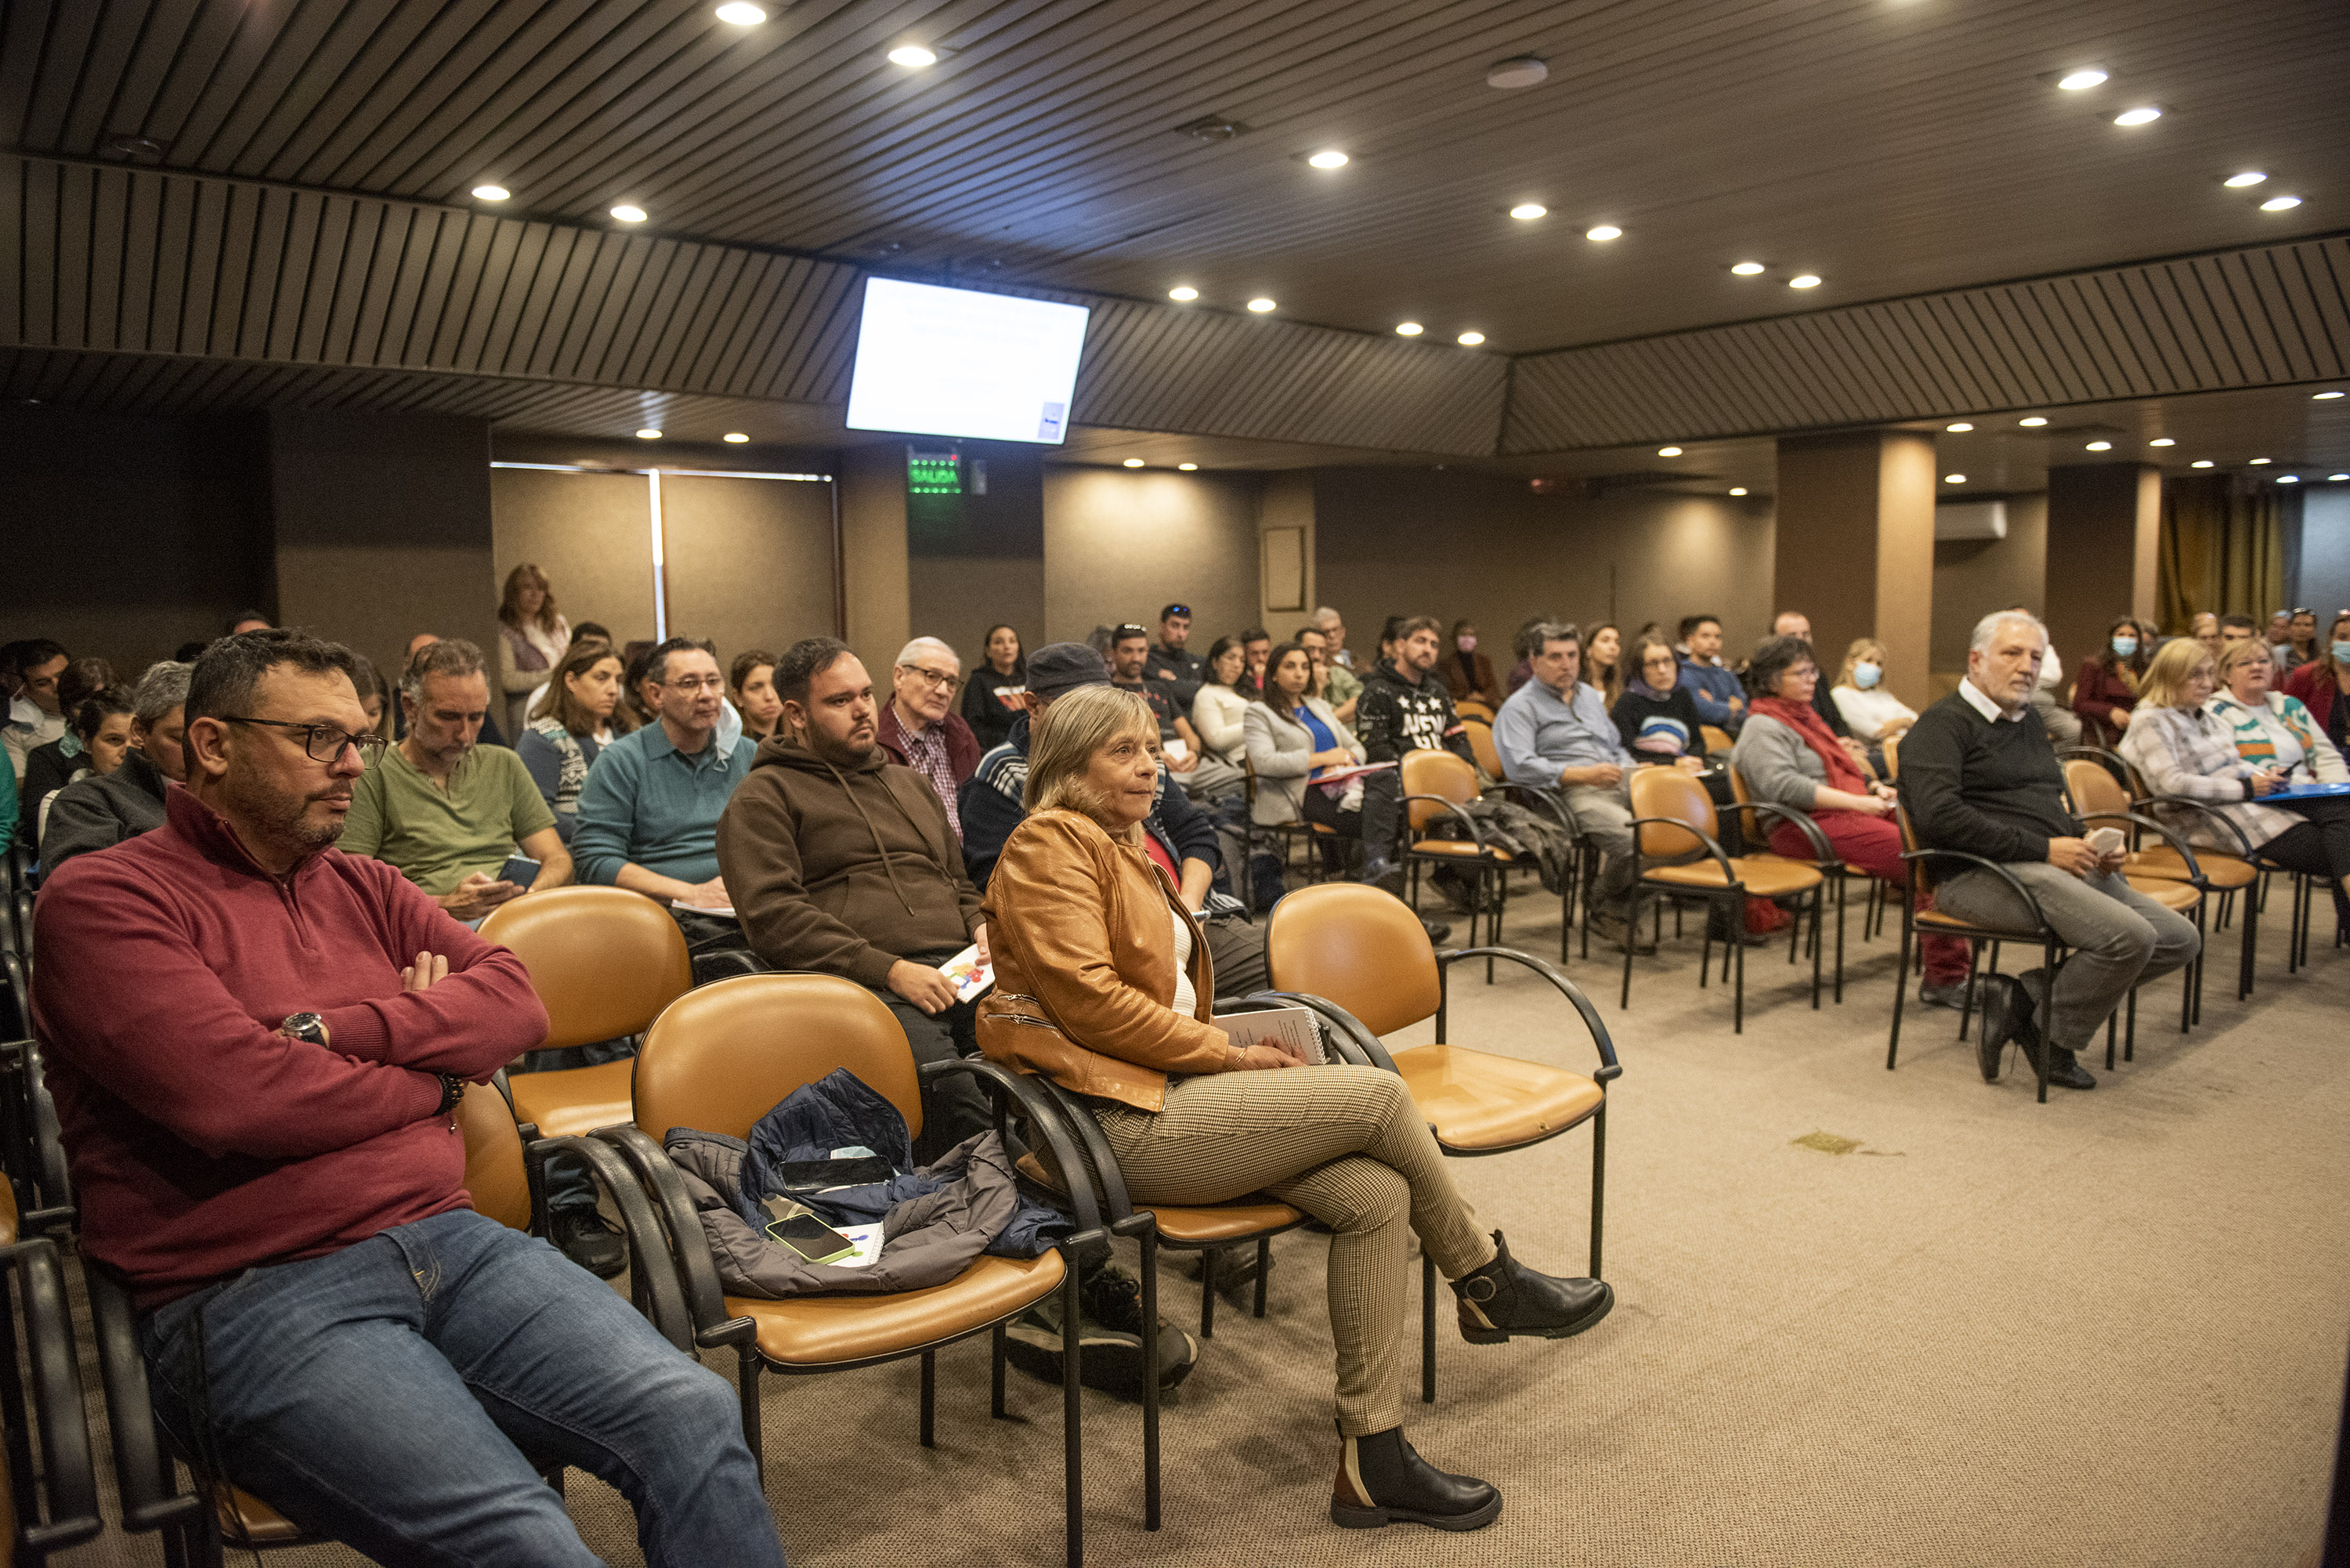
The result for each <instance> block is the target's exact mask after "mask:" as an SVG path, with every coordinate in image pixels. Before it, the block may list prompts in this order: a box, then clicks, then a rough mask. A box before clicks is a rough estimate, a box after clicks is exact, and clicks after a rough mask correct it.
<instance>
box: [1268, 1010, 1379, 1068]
mask: <svg viewBox="0 0 2350 1568" xmlns="http://www.w3.org/2000/svg"><path fill="white" fill-rule="evenodd" d="M1251 1000H1253V1001H1267V1000H1270V1001H1273V1002H1279V1003H1284V1004H1288V1005H1294V1006H1298V1007H1305V1008H1310V1009H1312V1010H1313V1011H1314V1012H1315V1013H1317V1014H1319V1015H1320V1016H1321V1018H1322V1020H1323V1022H1324V1023H1328V1024H1329V1025H1330V1026H1331V1029H1330V1043H1331V1044H1333V1045H1335V1046H1336V1047H1337V1050H1338V1054H1339V1055H1341V1056H1343V1057H1345V1058H1346V1060H1347V1064H1348V1065H1350V1066H1356V1067H1377V1068H1378V1069H1380V1070H1381V1071H1382V1072H1388V1073H1392V1072H1394V1071H1395V1070H1396V1064H1395V1058H1394V1057H1392V1056H1390V1055H1388V1048H1387V1047H1386V1046H1385V1045H1383V1044H1380V1043H1379V1037H1378V1035H1376V1034H1374V1033H1371V1032H1370V1029H1369V1028H1368V1027H1367V1025H1365V1023H1363V1021H1362V1020H1361V1019H1359V1018H1357V1017H1356V1016H1355V1015H1354V1014H1353V1013H1351V1012H1347V1010H1346V1009H1345V1008H1343V1007H1341V1006H1339V1005H1338V1004H1337V1003H1336V1002H1333V1001H1331V1000H1330V999H1329V998H1328V997H1326V996H1315V995H1314V994H1313V993H1312V992H1304V991H1260V992H1253V993H1252V995H1251Z"/></svg>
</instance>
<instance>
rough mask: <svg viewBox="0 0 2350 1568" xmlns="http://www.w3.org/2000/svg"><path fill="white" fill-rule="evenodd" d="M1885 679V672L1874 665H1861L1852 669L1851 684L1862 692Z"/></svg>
mask: <svg viewBox="0 0 2350 1568" xmlns="http://www.w3.org/2000/svg"><path fill="white" fill-rule="evenodd" d="M1883 679H1885V671H1884V670H1881V669H1879V668H1878V667H1877V666H1876V665H1874V664H1868V663H1861V664H1856V665H1854V666H1853V667H1852V683H1853V684H1854V685H1855V686H1857V687H1859V688H1860V689H1861V690H1862V691H1867V690H1868V689H1869V688H1870V687H1872V686H1874V685H1876V684H1877V682H1878V681H1879V680H1883Z"/></svg>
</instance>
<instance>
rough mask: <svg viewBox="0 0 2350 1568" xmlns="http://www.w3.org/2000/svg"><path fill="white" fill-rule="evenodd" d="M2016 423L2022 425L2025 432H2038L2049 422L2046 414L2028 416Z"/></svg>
mask: <svg viewBox="0 0 2350 1568" xmlns="http://www.w3.org/2000/svg"><path fill="white" fill-rule="evenodd" d="M2015 422H2016V423H2017V424H2020V425H2022V427H2023V428H2024V429H2025V430H2028V431H2036V430H2038V429H2039V428H2040V427H2041V426H2042V425H2044V424H2046V423H2047V422H2048V420H2047V416H2045V415H2044V414H2026V415H2025V416H2024V417H2023V418H2022V419H2020V420H2018V421H2015Z"/></svg>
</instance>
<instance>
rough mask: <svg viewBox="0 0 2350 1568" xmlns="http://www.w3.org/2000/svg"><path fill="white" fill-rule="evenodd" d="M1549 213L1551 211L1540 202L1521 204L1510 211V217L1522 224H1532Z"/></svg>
mask: <svg viewBox="0 0 2350 1568" xmlns="http://www.w3.org/2000/svg"><path fill="white" fill-rule="evenodd" d="M1549 211H1550V209H1549V208H1548V207H1545V206H1544V205H1543V204H1542V203H1541V202H1519V203H1518V204H1517V205H1516V206H1514V207H1513V208H1511V209H1510V216H1512V217H1513V218H1515V219H1517V220H1518V222H1520V223H1533V222H1534V220H1535V219H1536V218H1539V217H1541V216H1542V215H1543V214H1544V213H1547V212H1549Z"/></svg>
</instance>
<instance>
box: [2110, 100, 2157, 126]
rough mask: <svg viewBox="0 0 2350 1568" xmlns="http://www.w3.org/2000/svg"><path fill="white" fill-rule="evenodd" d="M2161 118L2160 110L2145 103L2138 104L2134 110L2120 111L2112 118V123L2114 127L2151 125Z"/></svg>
mask: <svg viewBox="0 0 2350 1568" xmlns="http://www.w3.org/2000/svg"><path fill="white" fill-rule="evenodd" d="M2161 118H2162V110H2160V109H2157V108H2155V107H2154V105H2152V104H2150V103H2147V104H2140V105H2139V106H2138V107H2137V108H2136V109H2124V110H2122V111H2121V112H2120V113H2119V114H2117V115H2116V116H2114V123H2115V124H2116V125H2152V124H2153V123H2154V122H2155V121H2156V120H2158V119H2161Z"/></svg>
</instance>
